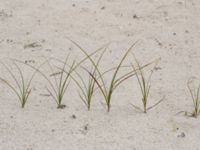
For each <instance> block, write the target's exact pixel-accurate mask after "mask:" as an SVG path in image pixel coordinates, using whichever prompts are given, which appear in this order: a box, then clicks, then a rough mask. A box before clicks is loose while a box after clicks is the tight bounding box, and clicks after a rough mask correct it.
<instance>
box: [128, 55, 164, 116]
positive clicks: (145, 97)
mask: <svg viewBox="0 0 200 150" xmlns="http://www.w3.org/2000/svg"><path fill="white" fill-rule="evenodd" d="M133 56H134V55H133ZM134 58H135V61H136V65H132V68H133V70H134V72H135V75H136V77H137V82H138V84H139V87H140V91H141V93H142V103H143V110H142V111H143V112H144V113H147V110H149V109H151V108H153V107H155V106H156V105H158V104H159V103H160V102H161V101H162V100H161V101H159V102H158V103H156V104H155V105H153V106H151V107H147V104H148V101H149V93H150V88H151V77H152V74H153V72H154V70H155V68H156V66H157V64H158V61H159V60H160V59H158V60H156V61H155V65H154V68H153V70H151V73H150V75H149V76H148V77H146V76H145V74H144V72H143V69H142V67H141V65H140V63H139V61H138V60H137V59H136V57H135V56H134ZM133 106H134V107H135V108H136V109H140V108H139V107H137V106H135V105H133ZM140 110H141V109H140Z"/></svg>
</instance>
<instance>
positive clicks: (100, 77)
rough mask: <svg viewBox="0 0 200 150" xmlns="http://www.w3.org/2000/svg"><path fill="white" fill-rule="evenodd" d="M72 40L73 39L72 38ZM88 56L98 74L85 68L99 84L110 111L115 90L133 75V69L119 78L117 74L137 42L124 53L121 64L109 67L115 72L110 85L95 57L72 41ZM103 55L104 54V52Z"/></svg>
mask: <svg viewBox="0 0 200 150" xmlns="http://www.w3.org/2000/svg"><path fill="white" fill-rule="evenodd" d="M71 41H72V40H71ZM72 42H73V43H74V44H75V45H76V46H77V47H78V48H79V49H80V50H81V51H82V52H83V53H84V54H85V55H86V56H87V57H88V59H89V60H90V61H91V63H92V65H93V66H94V67H95V72H96V74H97V75H96V74H95V75H94V74H93V72H91V71H89V70H88V69H86V68H85V70H86V71H87V72H88V73H89V75H90V76H91V77H92V79H93V80H94V82H95V83H96V84H97V86H98V88H99V89H100V91H101V93H102V95H103V97H104V100H105V102H106V106H107V111H108V112H109V111H110V108H111V99H112V94H113V92H114V90H115V89H116V88H117V87H118V86H119V85H120V84H121V83H122V82H124V81H125V80H127V79H128V78H130V77H132V76H133V71H131V72H129V73H127V74H124V75H123V76H121V77H119V78H117V74H118V72H119V70H120V68H121V67H122V64H123V62H124V60H125V58H126V57H127V55H128V54H129V53H130V51H131V50H132V48H133V46H134V45H135V44H136V43H137V42H136V43H134V44H133V45H131V47H130V48H129V49H128V50H127V51H126V53H125V54H124V55H123V57H122V59H121V60H120V62H119V64H118V65H117V67H115V68H112V69H109V70H108V71H106V72H109V71H110V70H113V71H114V73H113V75H112V78H111V81H110V84H109V86H108V87H107V86H106V83H105V78H104V74H105V73H106V72H103V73H102V72H101V71H100V69H99V67H98V65H97V64H96V63H95V62H94V61H93V59H92V58H91V57H90V56H89V55H88V53H87V52H86V51H85V50H84V49H83V48H82V47H81V46H80V45H79V44H77V43H76V42H74V41H72ZM102 55H103V54H102Z"/></svg>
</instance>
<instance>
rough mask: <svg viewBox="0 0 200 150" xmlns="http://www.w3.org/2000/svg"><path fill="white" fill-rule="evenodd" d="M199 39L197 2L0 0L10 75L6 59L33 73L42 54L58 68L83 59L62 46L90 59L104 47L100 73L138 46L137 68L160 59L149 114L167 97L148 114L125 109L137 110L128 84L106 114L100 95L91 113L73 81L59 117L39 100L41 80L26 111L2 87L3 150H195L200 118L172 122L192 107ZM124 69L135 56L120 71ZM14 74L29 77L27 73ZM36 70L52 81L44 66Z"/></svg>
mask: <svg viewBox="0 0 200 150" xmlns="http://www.w3.org/2000/svg"><path fill="white" fill-rule="evenodd" d="M199 31H200V1H195V0H95V1H94V0H71V1H70V0H6V1H5V0H0V60H1V61H3V62H5V63H6V64H7V65H8V66H10V67H11V68H12V69H13V71H15V72H16V75H17V71H16V70H14V66H13V64H12V61H10V58H15V59H18V60H21V61H28V63H29V64H31V65H33V66H37V65H38V64H40V63H41V62H43V61H44V58H42V57H41V56H45V57H52V56H53V57H56V58H59V59H60V60H64V59H65V58H66V56H67V54H68V53H69V52H70V54H71V55H70V61H71V62H72V61H73V59H76V60H77V61H79V60H81V59H82V58H83V57H84V55H83V53H81V51H80V50H79V49H78V48H77V47H76V46H75V45H74V44H72V43H71V42H70V41H69V40H68V38H70V39H72V40H74V41H76V42H77V43H79V44H80V45H81V46H82V47H83V48H84V49H86V51H87V52H88V53H91V52H93V51H94V50H96V49H97V48H99V47H101V46H103V45H104V44H106V43H110V44H109V46H108V50H107V52H106V55H105V57H103V60H102V62H101V64H100V68H101V70H102V71H103V70H106V69H109V68H111V67H113V66H116V65H117V64H118V62H119V61H120V58H121V57H122V54H123V53H124V52H125V50H126V49H127V48H129V47H130V46H131V45H132V44H133V43H134V42H135V41H137V40H139V41H138V43H137V44H136V45H135V46H134V48H133V52H134V53H135V55H136V57H137V58H138V60H139V61H140V63H141V64H146V63H148V62H150V61H152V60H155V59H157V58H159V57H160V58H161V61H160V63H159V64H158V69H157V70H156V71H155V72H154V74H153V76H152V88H151V93H150V97H149V103H148V106H151V105H153V104H155V103H156V102H158V101H159V100H161V99H162V98H163V97H164V101H163V102H162V103H160V104H159V105H157V106H156V107H154V108H153V109H151V110H150V111H148V113H147V114H144V113H142V112H139V111H137V110H136V109H134V108H133V107H132V105H131V104H134V105H137V106H139V107H141V108H142V103H141V93H140V89H139V86H138V84H137V80H136V78H135V77H133V78H130V79H129V80H127V81H125V82H124V83H123V84H122V85H121V86H120V87H119V88H118V89H117V90H116V91H115V92H114V94H113V99H112V102H111V104H112V107H111V111H110V112H109V113H107V112H106V108H105V102H104V100H103V97H102V95H101V93H100V92H99V91H98V92H97V93H96V94H95V97H94V99H93V101H92V106H91V111H87V109H86V107H85V105H84V104H83V103H82V101H81V100H80V98H79V96H78V88H77V87H76V85H75V84H74V83H73V82H72V83H71V84H70V87H69V89H68V91H67V93H66V94H65V97H64V100H63V103H64V104H65V105H66V106H67V107H66V108H65V109H57V108H56V103H55V102H54V100H53V99H52V98H51V97H49V96H48V95H45V94H48V92H47V91H46V90H45V86H48V82H46V80H45V79H44V78H43V77H41V75H39V74H38V75H37V76H36V77H35V78H34V80H33V84H32V87H33V90H32V93H31V95H30V98H29V100H28V102H27V105H26V106H25V108H24V109H22V108H21V107H20V103H19V101H18V100H17V97H16V95H15V94H14V93H13V92H12V91H11V90H10V89H9V88H8V87H7V86H6V85H5V84H3V83H1V84H0V149H1V150H55V149H56V150H80V149H83V150H122V149H124V150H198V149H200V143H199V139H200V126H199V124H200V119H199V118H192V117H186V116H184V114H178V115H176V114H177V113H178V112H180V111H188V112H192V109H193V107H192V106H193V105H192V100H191V97H190V93H189V91H188V89H187V81H188V79H189V78H191V77H193V76H195V77H197V78H200V69H199V66H200V42H199V39H200V32H199ZM130 63H134V59H133V57H131V55H129V56H128V57H127V59H126V61H125V62H124V65H126V64H130ZM84 65H85V66H89V65H90V63H89V61H86V62H85V63H84ZM20 67H21V68H22V69H23V72H24V74H25V75H26V76H29V75H30V73H31V72H32V71H33V70H31V69H30V68H29V67H27V66H24V65H22V64H21V65H20ZM0 69H1V71H0V76H1V77H3V78H6V79H7V80H9V81H12V80H11V78H10V76H9V75H8V72H7V71H6V70H5V68H3V67H2V65H1V67H0ZM149 69H151V67H149V68H147V69H146V71H147V73H148V71H149ZM42 70H43V71H45V73H46V74H49V71H50V70H49V69H48V67H47V66H44V67H43V68H42ZM78 70H79V71H80V72H81V71H83V70H81V69H80V68H79V69H78ZM124 71H126V70H124ZM121 73H123V71H121ZM83 74H84V73H83ZM110 75H111V74H108V75H107V79H106V81H107V82H108V81H109V77H110ZM84 78H85V79H87V76H84Z"/></svg>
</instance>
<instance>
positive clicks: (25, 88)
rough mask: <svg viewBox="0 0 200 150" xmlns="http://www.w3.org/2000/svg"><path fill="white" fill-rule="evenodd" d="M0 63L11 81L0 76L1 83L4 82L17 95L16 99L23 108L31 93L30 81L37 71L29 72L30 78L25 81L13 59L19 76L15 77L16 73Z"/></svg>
mask: <svg viewBox="0 0 200 150" xmlns="http://www.w3.org/2000/svg"><path fill="white" fill-rule="evenodd" d="M0 63H1V64H2V65H3V66H4V67H5V69H6V70H7V71H8V73H9V74H10V76H11V77H12V79H13V81H12V82H10V81H8V80H6V79H4V78H2V77H0V80H1V81H2V82H3V83H5V84H6V85H7V86H8V87H9V88H10V89H11V90H12V91H13V92H14V93H15V94H16V96H17V97H18V99H19V101H20V103H21V107H22V108H24V107H25V104H26V103H27V101H28V98H29V95H30V93H31V82H32V80H33V78H34V76H35V75H36V73H37V71H34V72H33V73H32V74H31V76H30V78H29V79H28V80H27V81H25V77H24V74H23V72H22V69H21V68H20V67H19V65H18V64H17V63H16V62H15V61H13V64H14V66H15V67H16V69H17V71H18V73H19V77H17V75H16V74H15V73H14V72H13V71H12V70H11V69H10V68H9V67H8V66H7V65H5V64H4V63H3V62H0ZM43 64H44V63H43ZM43 64H41V65H40V66H39V67H38V68H40V67H41V66H42V65H43ZM38 68H37V69H38Z"/></svg>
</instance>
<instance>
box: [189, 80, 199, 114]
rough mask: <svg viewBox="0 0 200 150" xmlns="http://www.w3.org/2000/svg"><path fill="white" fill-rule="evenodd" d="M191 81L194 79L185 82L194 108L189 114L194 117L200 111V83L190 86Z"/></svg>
mask: <svg viewBox="0 0 200 150" xmlns="http://www.w3.org/2000/svg"><path fill="white" fill-rule="evenodd" d="M192 83H194V79H190V80H189V81H188V83H187V86H188V89H189V92H190V95H191V98H192V101H193V106H194V110H193V112H192V113H191V116H192V117H195V118H196V117H197V116H198V115H199V113H200V83H199V84H198V86H197V87H196V88H192V87H191V84H192Z"/></svg>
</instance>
